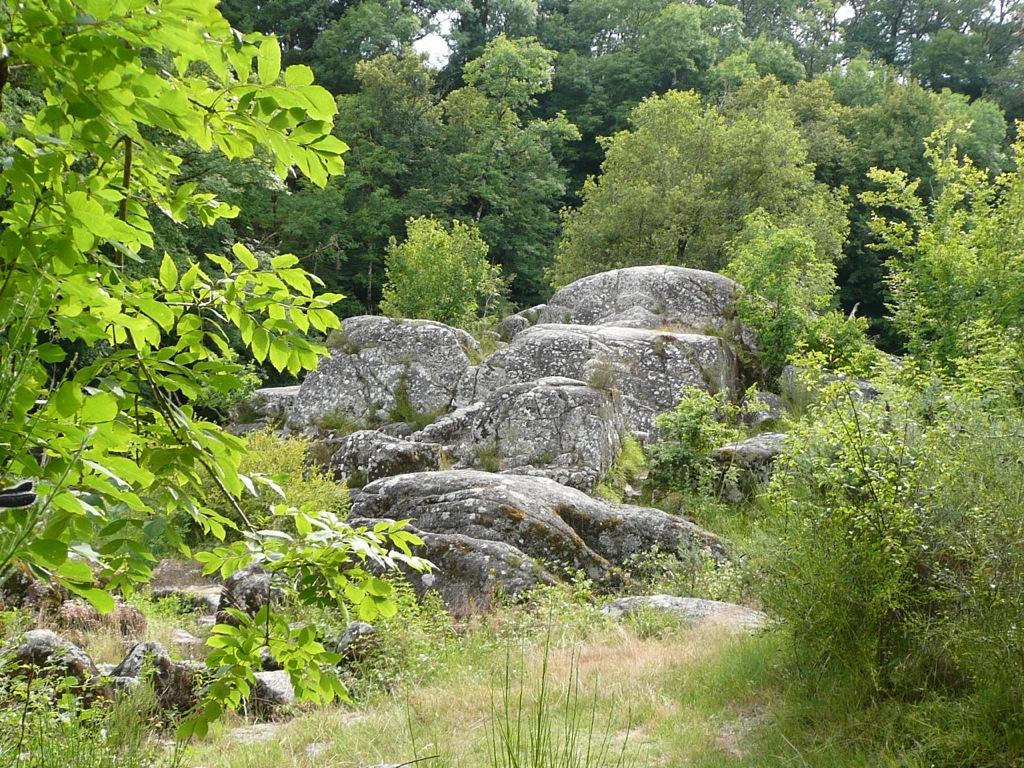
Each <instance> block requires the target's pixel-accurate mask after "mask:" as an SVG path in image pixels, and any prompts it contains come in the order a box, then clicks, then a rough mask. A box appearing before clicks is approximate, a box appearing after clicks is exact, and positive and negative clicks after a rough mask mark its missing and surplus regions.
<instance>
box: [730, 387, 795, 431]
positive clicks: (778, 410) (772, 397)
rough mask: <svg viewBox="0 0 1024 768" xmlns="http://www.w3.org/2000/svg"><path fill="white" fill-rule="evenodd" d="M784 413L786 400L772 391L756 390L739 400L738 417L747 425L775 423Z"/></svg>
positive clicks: (759, 425) (755, 425)
mask: <svg viewBox="0 0 1024 768" xmlns="http://www.w3.org/2000/svg"><path fill="white" fill-rule="evenodd" d="M785 415H786V402H785V400H783V399H782V398H781V397H779V396H778V395H776V394H775V393H774V392H758V393H757V394H755V395H753V396H750V397H746V396H744V398H743V400H742V401H741V402H740V419H741V420H742V421H743V423H744V424H746V425H747V426H748V427H764V426H765V425H772V424H775V423H777V422H778V421H779V420H780V419H782V418H783V417H784V416H785Z"/></svg>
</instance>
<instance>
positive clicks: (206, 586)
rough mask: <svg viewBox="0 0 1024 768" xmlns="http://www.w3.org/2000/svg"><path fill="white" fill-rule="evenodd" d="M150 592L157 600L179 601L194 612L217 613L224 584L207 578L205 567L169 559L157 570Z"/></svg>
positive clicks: (195, 563)
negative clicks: (171, 599)
mask: <svg viewBox="0 0 1024 768" xmlns="http://www.w3.org/2000/svg"><path fill="white" fill-rule="evenodd" d="M149 590H150V596H151V597H152V598H153V600H165V599H167V598H175V599H177V600H178V601H179V602H180V603H181V604H182V605H184V606H186V607H188V608H192V609H193V610H197V611H202V612H203V613H214V612H216V610H217V606H218V605H219V604H220V593H221V580H220V579H219V578H218V577H217V576H204V575H203V564H202V563H199V562H195V561H191V560H172V559H166V560H161V561H160V562H159V563H157V564H156V567H155V568H154V569H153V578H152V580H151V581H150V583H149Z"/></svg>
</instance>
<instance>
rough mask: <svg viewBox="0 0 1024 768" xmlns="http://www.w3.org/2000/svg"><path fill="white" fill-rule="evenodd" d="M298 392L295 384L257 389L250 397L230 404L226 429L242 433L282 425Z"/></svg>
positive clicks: (237, 433) (233, 432)
mask: <svg viewBox="0 0 1024 768" xmlns="http://www.w3.org/2000/svg"><path fill="white" fill-rule="evenodd" d="M298 394H299V387H297V386H291V387H264V388H263V389H257V390H256V391H255V392H253V393H252V397H250V398H248V399H246V400H243V401H241V402H239V403H236V404H235V405H233V406H231V410H230V412H229V414H228V417H229V422H228V431H229V432H231V433H232V434H235V435H244V434H246V433H248V432H255V431H257V430H261V429H267V428H275V429H276V428H278V427H280V426H282V425H283V424H284V422H285V419H286V417H287V415H288V410H289V409H290V408H291V406H292V404H293V403H294V402H295V398H296V397H297V396H298Z"/></svg>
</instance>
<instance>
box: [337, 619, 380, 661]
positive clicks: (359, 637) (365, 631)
mask: <svg viewBox="0 0 1024 768" xmlns="http://www.w3.org/2000/svg"><path fill="white" fill-rule="evenodd" d="M376 634H377V628H376V627H375V626H373V624H370V623H369V622H366V621H353V622H349V625H348V626H347V627H345V632H344V633H343V634H342V636H341V639H340V640H338V644H337V646H335V653H338V654H341V656H342V658H344V659H346V660H347V661H355V660H358V659H360V658H362V657H363V656H365V655H366V653H367V651H368V650H369V649H370V648H371V647H372V646H373V639H374V636H375V635H376Z"/></svg>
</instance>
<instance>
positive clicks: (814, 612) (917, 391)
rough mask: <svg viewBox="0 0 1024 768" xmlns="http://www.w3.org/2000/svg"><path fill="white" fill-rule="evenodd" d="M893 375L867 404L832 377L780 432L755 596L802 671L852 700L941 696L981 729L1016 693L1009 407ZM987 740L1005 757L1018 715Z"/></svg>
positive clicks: (1015, 434)
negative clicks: (787, 638)
mask: <svg viewBox="0 0 1024 768" xmlns="http://www.w3.org/2000/svg"><path fill="white" fill-rule="evenodd" d="M908 374H910V372H909V371H906V370H905V371H903V373H902V374H901V375H903V376H907V379H906V380H905V381H904V382H903V384H894V385H890V386H889V387H887V388H886V390H885V392H884V395H883V398H882V399H879V400H876V401H865V400H864V399H863V398H862V397H860V396H859V395H858V393H857V391H856V390H855V389H853V388H851V386H850V385H848V384H844V383H837V384H834V385H832V386H831V387H830V388H829V389H828V396H827V397H825V398H824V399H823V400H822V401H820V403H819V404H818V405H816V406H814V407H813V409H812V415H813V418H812V419H809V420H808V421H806V422H804V423H802V424H801V425H800V426H799V427H798V428H797V429H796V430H795V432H794V434H793V437H792V442H791V443H790V447H789V449H788V450H787V453H786V455H785V457H784V458H783V459H782V460H781V463H780V464H779V465H778V467H777V469H776V474H775V477H774V478H773V483H772V491H771V494H772V495H771V498H772V502H773V506H774V514H775V515H777V516H778V517H777V521H778V523H779V526H778V530H779V531H780V534H781V536H780V540H779V542H778V545H777V548H776V550H777V552H778V555H779V556H778V559H777V560H775V561H774V562H773V563H772V565H771V574H772V578H771V579H770V580H769V582H768V584H767V588H766V590H765V598H766V600H767V602H768V605H769V606H770V608H771V609H772V610H773V611H774V612H776V613H777V615H779V616H780V617H781V618H782V619H783V620H784V621H785V622H786V625H787V627H788V629H789V631H790V632H791V633H792V638H793V641H794V646H795V649H796V651H797V660H798V663H799V664H800V668H801V669H802V670H803V673H804V674H805V675H808V676H812V677H813V676H815V675H817V674H825V675H829V676H831V677H833V678H834V679H836V680H841V681H842V682H841V684H840V685H841V686H842V687H843V688H844V689H845V693H844V695H845V696H846V697H847V698H853V699H854V700H859V701H863V700H864V697H867V698H872V699H875V700H877V699H880V698H881V699H884V698H887V697H894V698H897V699H911V700H913V699H917V698H921V697H925V696H930V695H942V696H946V697H950V698H952V699H955V700H959V701H960V702H962V704H963V705H964V706H965V707H966V708H967V709H968V710H970V711H971V712H972V713H973V714H972V715H971V717H972V718H975V725H974V726H973V728H974V729H976V730H978V729H981V728H984V729H986V730H988V729H990V728H992V727H993V726H996V723H997V722H998V721H999V720H1002V721H1003V722H1004V723H1005V717H1006V713H1007V712H1009V711H1017V712H1019V701H1020V695H1021V691H1020V685H1019V681H1020V680H1021V679H1022V678H1021V677H1020V672H1019V670H1018V667H1019V659H1020V658H1022V656H1021V652H1022V650H1024V648H1022V647H1021V643H1022V640H1021V635H1020V633H1019V631H1018V630H1017V629H1016V628H1017V627H1018V626H1020V623H1019V622H1020V621H1021V618H1022V616H1021V615H1020V614H1021V612H1020V607H1019V605H1018V604H1017V602H1016V601H1015V600H1007V599H1006V596H1007V595H1009V594H1015V593H1016V590H1018V589H1019V588H1020V585H1019V580H1020V573H1021V572H1022V570H1021V565H1022V561H1024V550H1022V549H1021V546H1020V540H1019V538H1018V537H1019V532H1020V530H1021V526H1022V525H1024V520H1022V518H1021V511H1020V505H1019V493H1020V488H1021V487H1022V486H1021V480H1022V478H1021V474H1020V467H1019V464H1018V463H1017V459H1016V457H1017V456H1018V455H1019V452H1020V450H1021V447H1022V446H1021V444H1020V437H1019V435H1020V419H1019V415H1015V416H1012V417H993V416H991V415H986V414H984V413H983V412H982V410H981V408H979V405H980V403H979V401H978V399H977V398H976V397H968V396H964V395H962V394H960V395H953V394H951V393H949V392H948V391H946V390H944V389H942V388H941V386H939V387H936V386H935V385H934V382H931V381H929V380H928V379H927V378H919V377H917V376H916V375H908ZM990 718H997V720H991V719H990ZM986 721H987V724H984V725H983V723H986ZM988 732H989V733H990V735H993V734H992V731H991V730H988ZM995 738H997V740H998V741H999V743H998V744H995V745H993V744H990V745H988V747H986V751H988V750H991V751H992V753H994V754H1003V755H1004V756H1006V757H1009V756H1011V755H1016V756H1020V754H1021V745H1022V742H1021V740H1020V728H1019V721H1017V724H1016V725H1012V726H1009V727H1007V728H1006V729H1005V730H1004V731H1003V732H1002V733H1001V735H999V736H996V737H995ZM972 741H973V740H972ZM974 748H976V744H974V743H972V744H970V745H969V746H965V744H960V745H958V746H956V747H955V748H954V749H952V750H951V751H950V753H949V754H947V755H944V756H943V758H942V760H943V762H942V763H941V764H946V765H952V764H957V765H959V764H962V763H960V762H958V761H959V760H962V759H965V756H966V755H967V754H969V753H970V752H969V750H970V749H974ZM964 750H966V751H964ZM980 764H988V763H984V762H982V763H980Z"/></svg>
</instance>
